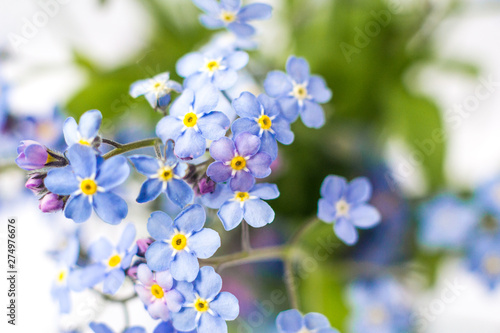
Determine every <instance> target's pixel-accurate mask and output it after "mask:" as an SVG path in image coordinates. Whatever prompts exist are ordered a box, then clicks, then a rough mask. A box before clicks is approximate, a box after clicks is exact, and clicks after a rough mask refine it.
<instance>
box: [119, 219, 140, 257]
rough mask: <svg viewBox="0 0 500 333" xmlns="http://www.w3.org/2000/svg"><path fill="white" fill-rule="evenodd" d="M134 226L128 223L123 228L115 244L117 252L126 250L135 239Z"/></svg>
mask: <svg viewBox="0 0 500 333" xmlns="http://www.w3.org/2000/svg"><path fill="white" fill-rule="evenodd" d="M135 235H136V231H135V226H134V225H133V224H128V225H127V226H126V227H125V230H123V233H122V237H121V238H120V241H119V242H118V245H117V246H116V249H117V250H118V252H119V253H123V252H125V251H127V250H128V249H129V248H130V246H131V245H132V243H133V242H134V240H135Z"/></svg>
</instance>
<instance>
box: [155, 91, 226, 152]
mask: <svg viewBox="0 0 500 333" xmlns="http://www.w3.org/2000/svg"><path fill="white" fill-rule="evenodd" d="M218 100H219V91H218V90H217V89H216V88H215V87H213V86H211V85H209V86H205V87H203V88H201V89H199V90H197V91H196V92H194V91H193V90H191V89H186V90H184V92H183V93H182V95H181V96H179V98H177V99H176V100H175V102H174V103H173V104H172V107H171V108H170V115H169V116H166V117H163V118H162V119H161V120H160V121H159V122H158V125H157V126H156V135H158V137H160V138H161V139H162V140H163V142H164V143H165V142H167V141H168V140H174V141H175V149H174V151H175V154H176V155H177V156H178V157H179V158H180V159H183V160H186V159H194V158H197V157H200V156H202V155H203V154H204V153H205V150H206V148H207V140H217V139H220V138H221V137H223V136H224V135H225V134H226V131H227V129H228V128H229V123H230V122H229V119H228V118H227V116H226V115H225V114H224V113H222V112H219V111H213V110H214V108H215V107H216V106H217V102H218Z"/></svg>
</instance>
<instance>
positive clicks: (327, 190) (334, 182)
mask: <svg viewBox="0 0 500 333" xmlns="http://www.w3.org/2000/svg"><path fill="white" fill-rule="evenodd" d="M346 188H347V181H346V179H345V178H344V177H339V176H327V177H326V178H325V180H323V184H321V196H322V197H323V198H325V199H327V200H328V201H329V202H337V201H339V200H340V199H341V198H342V197H343V196H344V193H345V191H346Z"/></svg>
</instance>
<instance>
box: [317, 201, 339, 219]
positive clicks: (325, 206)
mask: <svg viewBox="0 0 500 333" xmlns="http://www.w3.org/2000/svg"><path fill="white" fill-rule="evenodd" d="M336 216H337V211H336V210H335V206H333V205H332V203H330V202H329V201H328V200H327V199H319V201H318V218H319V219H320V220H322V221H324V222H327V223H331V222H333V221H334V220H335V217H336Z"/></svg>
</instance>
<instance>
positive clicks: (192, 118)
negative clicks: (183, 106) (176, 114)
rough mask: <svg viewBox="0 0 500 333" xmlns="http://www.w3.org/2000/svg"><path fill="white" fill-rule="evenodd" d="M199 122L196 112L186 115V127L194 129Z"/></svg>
mask: <svg viewBox="0 0 500 333" xmlns="http://www.w3.org/2000/svg"><path fill="white" fill-rule="evenodd" d="M197 122H198V116H196V114H195V113H194V112H189V113H186V115H185V116H184V126H186V127H193V126H195V125H196V123H197Z"/></svg>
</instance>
